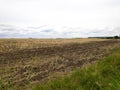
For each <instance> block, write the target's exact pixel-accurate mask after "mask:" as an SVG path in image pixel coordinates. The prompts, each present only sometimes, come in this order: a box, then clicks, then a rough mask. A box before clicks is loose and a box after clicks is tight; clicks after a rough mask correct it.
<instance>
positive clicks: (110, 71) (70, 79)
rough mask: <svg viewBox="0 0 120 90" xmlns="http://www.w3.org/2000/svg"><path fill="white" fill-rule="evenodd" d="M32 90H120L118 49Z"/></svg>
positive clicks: (119, 50) (119, 51)
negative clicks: (93, 62)
mask: <svg viewBox="0 0 120 90" xmlns="http://www.w3.org/2000/svg"><path fill="white" fill-rule="evenodd" d="M32 90H120V48H119V49H115V50H113V53H112V54H111V55H109V56H108V57H106V58H104V59H102V60H99V61H98V62H96V63H95V64H93V65H89V66H88V65H85V66H83V68H81V69H79V70H76V71H75V72H73V73H72V74H70V75H68V76H64V77H60V78H56V79H54V80H51V81H49V82H46V83H45V84H39V85H36V86H35V87H33V88H32Z"/></svg>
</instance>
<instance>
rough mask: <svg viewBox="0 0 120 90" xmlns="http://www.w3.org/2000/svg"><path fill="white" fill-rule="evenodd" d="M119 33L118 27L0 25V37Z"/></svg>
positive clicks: (73, 36) (119, 28)
mask: <svg viewBox="0 0 120 90" xmlns="http://www.w3.org/2000/svg"><path fill="white" fill-rule="evenodd" d="M119 34H120V27H117V28H102V29H87V28H80V27H77V28H74V27H53V26H50V25H44V26H39V27H25V28H21V27H18V26H12V25H3V24H1V25H0V37H1V38H81V37H94V36H114V35H119Z"/></svg>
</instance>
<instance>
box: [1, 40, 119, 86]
mask: <svg viewBox="0 0 120 90" xmlns="http://www.w3.org/2000/svg"><path fill="white" fill-rule="evenodd" d="M117 46H118V47H119V46H120V41H119V40H108V41H99V42H91V43H84V44H76V43H74V44H69V45H67V44H66V45H63V46H54V47H45V48H34V49H24V50H18V51H14V52H8V53H0V67H2V68H3V69H4V70H5V71H4V72H2V71H1V77H2V79H1V80H3V82H7V81H8V80H10V81H11V82H12V84H14V85H17V86H18V85H21V86H23V85H25V84H26V83H28V82H42V81H44V80H45V79H47V78H49V77H51V76H52V75H53V74H54V73H56V72H59V73H64V72H71V71H72V70H73V68H76V67H81V66H82V65H83V64H85V63H91V62H93V61H95V60H99V59H101V58H103V57H104V56H105V55H107V54H109V53H110V52H109V48H113V47H117Z"/></svg>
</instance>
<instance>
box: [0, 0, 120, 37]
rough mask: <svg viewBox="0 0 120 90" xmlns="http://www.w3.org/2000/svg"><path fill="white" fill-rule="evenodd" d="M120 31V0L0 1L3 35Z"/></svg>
mask: <svg viewBox="0 0 120 90" xmlns="http://www.w3.org/2000/svg"><path fill="white" fill-rule="evenodd" d="M119 34H120V0H0V37H40V38H44V37H47V38H49V37H50V38H51V37H88V36H112V35H119Z"/></svg>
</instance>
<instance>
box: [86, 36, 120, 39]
mask: <svg viewBox="0 0 120 90" xmlns="http://www.w3.org/2000/svg"><path fill="white" fill-rule="evenodd" d="M88 38H101V39H120V36H113V37H88Z"/></svg>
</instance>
